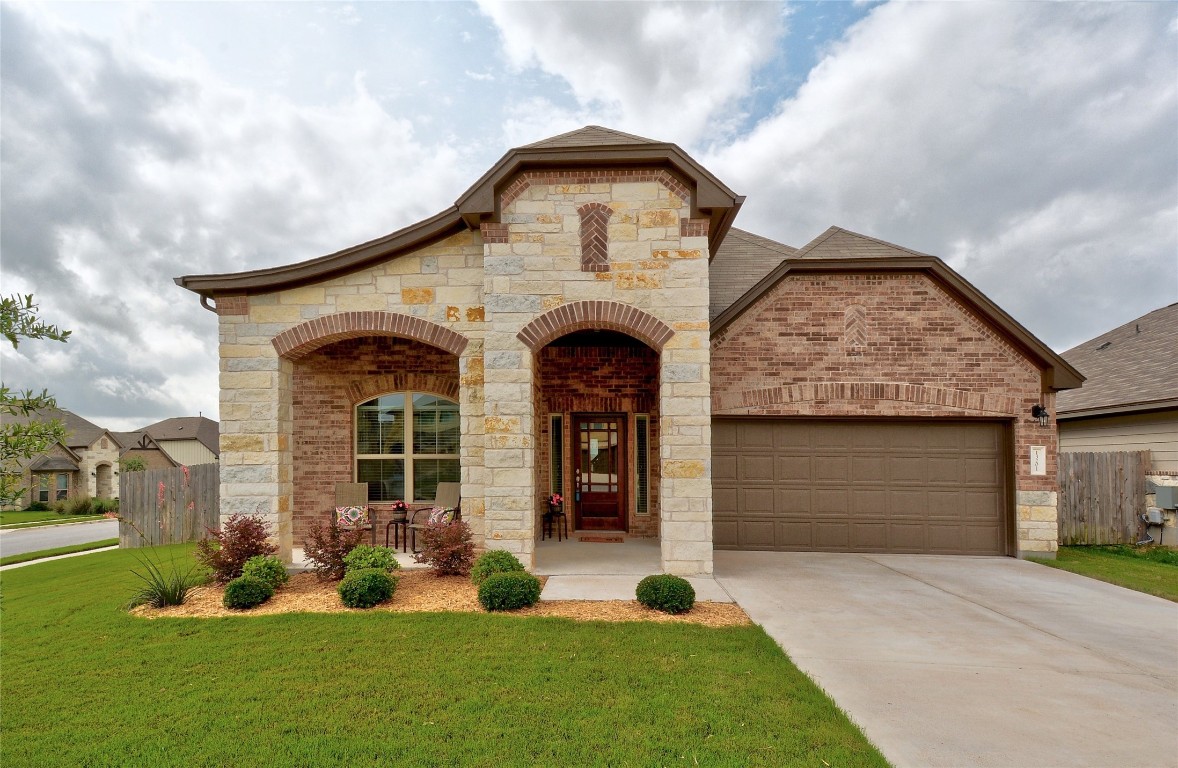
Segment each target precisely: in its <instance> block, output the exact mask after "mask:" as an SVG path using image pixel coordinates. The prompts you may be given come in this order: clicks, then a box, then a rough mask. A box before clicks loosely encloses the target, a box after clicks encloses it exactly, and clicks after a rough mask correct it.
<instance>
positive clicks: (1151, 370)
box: [1056, 304, 1178, 541]
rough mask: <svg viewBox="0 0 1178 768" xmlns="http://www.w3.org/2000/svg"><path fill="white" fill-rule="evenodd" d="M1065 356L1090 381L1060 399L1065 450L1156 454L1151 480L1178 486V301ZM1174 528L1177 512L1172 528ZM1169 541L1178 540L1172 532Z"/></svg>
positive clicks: (1171, 518) (1170, 523) (1061, 444)
mask: <svg viewBox="0 0 1178 768" xmlns="http://www.w3.org/2000/svg"><path fill="white" fill-rule="evenodd" d="M1063 358H1064V359H1065V360H1067V361H1068V362H1069V363H1070V364H1071V365H1073V366H1075V367H1076V368H1077V369H1079V370H1080V371H1082V372H1083V373H1084V376H1086V377H1087V381H1086V383H1085V384H1084V388H1083V389H1079V390H1071V391H1067V392H1061V393H1060V395H1059V399H1058V401H1057V405H1056V407H1057V408H1058V409H1059V416H1058V418H1059V449H1060V450H1061V451H1064V452H1101V451H1149V452H1150V460H1151V463H1152V466H1151V468H1150V472H1149V474H1148V475H1147V478H1148V479H1149V480H1150V481H1151V482H1153V483H1154V484H1156V485H1178V304H1171V305H1169V306H1167V307H1162V308H1161V309H1155V310H1154V311H1153V312H1150V313H1148V314H1146V315H1142V316H1141V317H1139V318H1137V319H1136V320H1130V321H1129V322H1128V323H1125V324H1124V325H1122V326H1120V327H1118V328H1114V329H1113V330H1111V331H1109V332H1108V333H1104V334H1101V335H1100V336H1097V337H1096V338H1094V339H1090V340H1088V341H1086V342H1084V343H1083V344H1080V345H1078V346H1076V347H1073V348H1072V349H1069V350H1068V351H1067V352H1064V353H1063ZM1149 501H1150V502H1152V499H1149ZM1173 526H1174V515H1173V514H1172V513H1171V514H1169V515H1167V527H1168V528H1173ZM1164 536H1165V538H1166V539H1167V540H1170V541H1175V540H1178V537H1176V536H1175V534H1174V533H1173V532H1172V531H1167V532H1166V533H1165V534H1164Z"/></svg>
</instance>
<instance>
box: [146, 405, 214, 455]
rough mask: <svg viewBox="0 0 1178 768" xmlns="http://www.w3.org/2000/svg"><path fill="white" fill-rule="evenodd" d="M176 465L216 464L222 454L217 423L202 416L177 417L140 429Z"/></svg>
mask: <svg viewBox="0 0 1178 768" xmlns="http://www.w3.org/2000/svg"><path fill="white" fill-rule="evenodd" d="M139 431H140V432H142V433H145V434H146V435H148V436H149V437H150V438H151V440H152V441H153V442H154V443H155V445H156V446H158V447H159V449H160V450H161V451H163V452H164V453H166V454H167V455H168V456H169V457H170V458H171V459H172V460H173V461H174V462H176V463H177V464H183V465H187V466H194V465H196V464H215V463H217V459H218V457H219V456H220V454H221V447H220V445H219V444H218V426H217V422H215V421H213V420H212V419H206V418H205V417H203V416H178V417H175V418H171V419H164V420H163V421H157V422H156V423H155V424H149V425H147V426H146V427H144V428H143V429H141V430H139Z"/></svg>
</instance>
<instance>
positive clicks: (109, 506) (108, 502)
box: [90, 499, 119, 515]
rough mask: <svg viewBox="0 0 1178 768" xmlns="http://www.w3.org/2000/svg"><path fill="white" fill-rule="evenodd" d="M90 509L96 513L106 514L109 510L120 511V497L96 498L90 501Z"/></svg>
mask: <svg viewBox="0 0 1178 768" xmlns="http://www.w3.org/2000/svg"><path fill="white" fill-rule="evenodd" d="M90 511H91V512H92V513H94V514H95V515H105V514H107V513H109V512H118V511H119V500H118V499H94V500H93V501H92V502H91V503H90Z"/></svg>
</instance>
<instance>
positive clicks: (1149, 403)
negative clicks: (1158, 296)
mask: <svg viewBox="0 0 1178 768" xmlns="http://www.w3.org/2000/svg"><path fill="white" fill-rule="evenodd" d="M1063 358H1064V359H1065V360H1067V361H1068V362H1069V363H1071V364H1072V365H1074V366H1075V367H1076V368H1078V369H1080V371H1082V372H1083V373H1084V375H1085V376H1087V377H1088V381H1087V382H1086V383H1085V384H1084V388H1083V389H1080V390H1073V391H1070V392H1061V393H1060V394H1059V398H1058V399H1057V400H1056V410H1057V411H1058V412H1059V418H1061V419H1063V418H1077V417H1080V416H1096V415H1106V414H1111V413H1122V412H1133V411H1145V410H1155V409H1160V408H1178V304H1170V305H1169V306H1166V307H1162V308H1161V309H1155V310H1154V311H1153V312H1149V313H1148V314H1145V315H1142V316H1141V317H1139V318H1137V319H1136V320H1130V321H1129V322H1127V323H1125V324H1124V325H1122V326H1119V327H1117V328H1114V329H1112V330H1111V331H1108V332H1107V333H1102V334H1101V335H1099V336H1097V337H1096V338H1094V339H1090V340H1088V341H1086V342H1084V343H1083V344H1079V345H1077V346H1075V347H1072V348H1071V349H1069V350H1068V351H1066V352H1064V353H1063Z"/></svg>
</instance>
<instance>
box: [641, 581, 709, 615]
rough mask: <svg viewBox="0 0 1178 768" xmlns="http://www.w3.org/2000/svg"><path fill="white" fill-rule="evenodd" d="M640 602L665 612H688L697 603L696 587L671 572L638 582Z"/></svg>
mask: <svg viewBox="0 0 1178 768" xmlns="http://www.w3.org/2000/svg"><path fill="white" fill-rule="evenodd" d="M636 596H637V597H638V602H640V603H642V604H643V605H645V606H646V607H647V608H653V609H655V610H656V611H662V612H663V613H686V612H687V611H690V610H691V608H692V606H694V605H695V589H693V588H692V586H691V584H690V583H688V581H687V579H684V578H681V577H679V576H671V575H669V574H660V575H658V576H647V577H646V578H645V579H643V580H642V581H640V582H638V590H637V595H636Z"/></svg>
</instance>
